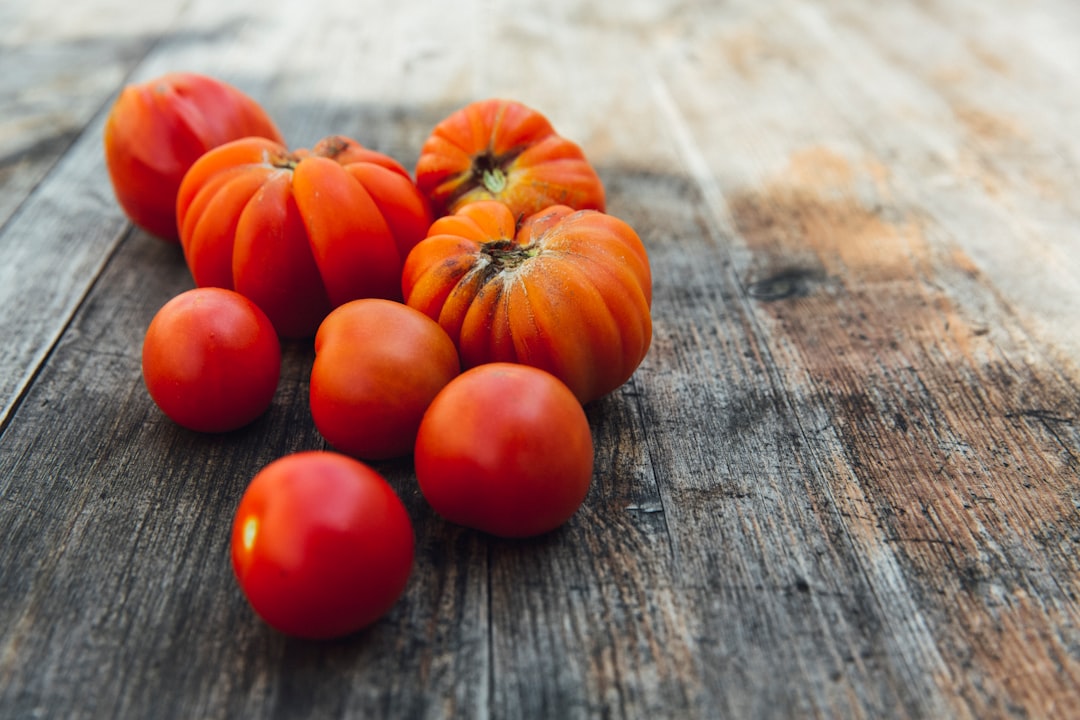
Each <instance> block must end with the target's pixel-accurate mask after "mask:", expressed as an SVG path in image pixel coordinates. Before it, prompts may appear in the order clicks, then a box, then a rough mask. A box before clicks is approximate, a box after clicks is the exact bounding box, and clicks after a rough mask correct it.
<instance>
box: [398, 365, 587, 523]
mask: <svg viewBox="0 0 1080 720" xmlns="http://www.w3.org/2000/svg"><path fill="white" fill-rule="evenodd" d="M414 462H415V469H416V479H417V482H418V483H419V485H420V490H421V492H422V493H423V494H424V498H425V499H427V501H428V503H429V504H430V505H431V507H432V508H433V509H434V510H435V512H437V513H438V514H439V515H441V516H442V517H444V518H445V519H447V520H449V521H450V522H453V523H457V524H459V525H464V526H466V527H471V528H474V529H477V530H481V531H484V532H487V533H490V534H492V535H498V536H501V537H528V536H532V535H539V534H541V533H545V532H548V531H550V530H554V529H555V528H557V527H559V526H560V525H562V524H563V523H564V522H566V521H567V520H568V519H569V518H570V517H571V516H572V515H573V514H574V513H575V512H577V510H578V508H579V507H580V506H581V504H582V502H583V501H584V500H585V495H586V493H587V492H588V490H589V483H590V482H591V480H592V471H593V443H592V434H591V431H590V429H589V421H588V419H587V418H586V416H585V411H584V410H583V409H582V407H581V405H580V403H578V401H577V399H576V398H575V397H574V394H573V393H571V392H570V390H569V389H567V387H566V386H565V385H564V384H563V383H561V382H560V381H559V380H558V379H557V378H555V376H553V375H551V374H550V373H547V372H544V371H543V370H538V369H537V368H533V367H529V366H527V365H517V364H513V363H492V364H489V365H481V366H479V367H476V368H473V369H471V370H467V371H465V372H463V373H462V374H461V375H459V376H458V377H457V378H455V379H454V380H451V381H450V382H449V383H448V384H447V386H446V387H445V388H443V390H442V391H441V392H440V393H439V394H438V395H437V396H435V400H434V401H432V403H431V406H430V407H429V408H428V410H427V412H426V413H425V414H424V418H423V420H422V421H421V423H420V431H419V433H418V434H417V437H416V450H415V455H414Z"/></svg>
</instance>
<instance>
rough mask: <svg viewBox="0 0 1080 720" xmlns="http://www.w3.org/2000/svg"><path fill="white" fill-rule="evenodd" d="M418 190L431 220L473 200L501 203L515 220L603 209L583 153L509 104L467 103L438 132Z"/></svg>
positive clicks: (419, 169)
mask: <svg viewBox="0 0 1080 720" xmlns="http://www.w3.org/2000/svg"><path fill="white" fill-rule="evenodd" d="M416 183H417V185H419V186H420V189H421V190H422V191H423V192H424V193H425V194H426V195H427V196H428V198H429V199H430V200H431V203H432V207H433V208H434V210H435V212H436V215H443V214H446V213H454V212H457V211H458V210H459V209H460V208H462V207H463V206H465V205H467V204H469V203H471V202H475V201H477V200H502V201H503V202H505V203H506V204H507V205H509V206H510V207H511V209H512V210H513V211H514V214H515V215H518V216H520V215H531V214H532V213H534V212H539V211H540V210H543V209H544V208H547V207H550V206H552V205H569V206H570V207H572V208H575V209H578V210H584V209H591V210H601V211H602V210H603V209H604V186H603V184H602V183H601V181H600V177H599V176H598V175H597V174H596V171H595V170H594V169H593V166H592V165H590V164H589V162H588V161H587V160H586V159H585V154H584V153H583V152H582V150H581V148H580V147H579V146H578V145H576V144H575V143H573V142H571V141H570V140H567V139H566V138H564V137H562V136H560V135H558V134H557V133H556V132H555V129H554V128H553V127H552V126H551V123H550V122H549V121H548V120H547V118H545V117H544V116H543V115H541V114H540V113H539V112H537V111H536V110H533V109H532V108H530V107H528V106H526V105H523V104H521V103H519V102H515V101H512V100H499V99H492V100H483V101H480V102H475V103H471V104H469V105H466V106H465V107H464V108H462V109H461V110H458V111H457V112H455V113H453V114H452V115H450V116H449V117H447V118H446V119H445V120H443V121H442V122H440V123H439V124H438V125H436V126H435V129H434V130H433V131H432V133H431V135H430V137H428V139H427V141H426V142H425V143H424V145H423V147H422V148H421V151H420V160H419V162H418V163H417V165H416Z"/></svg>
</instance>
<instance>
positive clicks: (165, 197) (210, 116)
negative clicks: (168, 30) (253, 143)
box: [105, 73, 282, 241]
mask: <svg viewBox="0 0 1080 720" xmlns="http://www.w3.org/2000/svg"><path fill="white" fill-rule="evenodd" d="M252 135H257V136H259V137H265V138H269V139H271V140H276V141H278V142H281V139H282V138H281V133H279V132H278V129H277V127H276V126H275V125H274V123H273V121H272V120H271V119H270V117H269V116H268V115H267V114H266V111H265V110H263V109H262V107H261V106H260V105H259V104H258V103H257V102H255V101H254V100H253V99H251V98H250V97H249V96H247V95H245V94H244V93H243V92H241V91H240V90H238V89H236V88H235V87H233V86H232V85H228V84H226V83H224V82H222V81H220V80H216V79H214V78H211V77H207V76H205V75H198V74H195V73H169V74H167V75H163V76H161V77H159V78H156V79H154V80H150V81H148V82H144V83H139V84H134V85H128V86H127V87H125V88H124V90H123V91H122V92H121V93H120V97H119V98H117V100H116V103H115V104H114V105H113V107H112V109H111V111H110V112H109V117H108V119H107V120H106V122H105V162H106V165H107V166H108V169H109V177H110V179H111V180H112V185H113V190H114V191H115V192H116V199H117V200H118V201H119V202H120V206H121V207H122V208H123V210H124V212H125V213H126V214H127V216H128V218H129V219H130V220H131V221H132V222H133V223H135V224H136V225H138V226H139V227H141V228H143V229H144V230H146V231H148V232H150V233H153V234H154V235H157V236H159V237H161V238H163V239H165V240H173V241H175V240H178V239H179V238H180V234H179V229H178V228H177V225H176V193H177V191H178V190H179V189H180V181H181V180H182V179H183V177H184V173H186V172H187V170H188V168H190V167H191V165H192V164H193V163H194V162H195V161H196V160H198V159H199V156H201V155H202V154H203V153H205V152H206V151H207V150H209V149H211V148H214V147H217V146H218V145H221V144H223V143H226V142H229V141H230V140H236V139H238V138H242V137H249V136H252Z"/></svg>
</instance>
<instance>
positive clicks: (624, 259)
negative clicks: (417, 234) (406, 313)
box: [402, 201, 652, 403]
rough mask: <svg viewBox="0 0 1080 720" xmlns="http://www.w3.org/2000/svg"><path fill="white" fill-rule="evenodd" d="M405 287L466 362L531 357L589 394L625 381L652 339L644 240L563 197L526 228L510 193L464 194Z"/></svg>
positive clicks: (408, 269) (417, 253)
mask: <svg viewBox="0 0 1080 720" xmlns="http://www.w3.org/2000/svg"><path fill="white" fill-rule="evenodd" d="M402 288H403V291H404V295H405V299H406V302H407V303H408V304H409V306H410V307H414V308H416V309H418V310H420V311H421V312H423V313H424V314H425V315H427V316H428V317H430V318H432V319H434V320H437V321H438V323H439V324H440V325H441V326H442V327H443V329H444V330H446V332H447V334H448V335H450V338H451V339H452V340H453V341H454V344H455V345H456V346H457V348H458V354H459V355H460V357H461V363H462V367H464V368H470V367H474V366H476V365H480V364H482V363H486V362H493V361H507V362H520V363H524V364H526V365H533V366H536V367H539V368H542V369H544V370H547V371H548V372H551V373H552V374H554V375H556V376H557V377H558V378H559V379H560V380H562V381H563V382H565V383H566V384H567V385H568V386H569V387H570V389H571V390H572V391H573V392H574V394H575V395H577V397H578V398H579V399H580V400H581V402H582V403H586V402H589V401H591V400H594V399H596V398H598V397H601V396H602V395H605V394H607V393H608V392H611V391H612V390H614V389H615V388H617V387H619V386H620V385H622V384H623V383H624V382H626V380H628V379H629V378H630V376H631V375H632V374H633V372H634V370H635V369H636V368H637V366H638V365H639V364H640V363H641V361H642V360H643V359H644V357H645V354H646V353H647V352H648V349H649V343H650V341H651V339H652V319H651V315H650V305H651V302H652V276H651V271H650V269H649V261H648V256H647V254H646V251H645V248H644V246H643V245H642V243H641V240H640V238H638V236H637V234H636V233H635V232H634V231H633V229H632V228H630V226H629V225H627V224H626V223H625V222H623V221H621V220H619V219H617V218H615V217H612V216H610V215H605V214H603V213H599V212H596V211H592V210H582V211H578V212H575V211H573V210H571V209H570V208H568V207H565V206H556V207H553V208H549V209H548V210H546V211H544V212H542V213H537V214H535V215H532V216H530V217H529V218H526V219H525V220H524V221H523V222H522V223H521V225H520V227H518V226H517V224H516V223H515V215H514V214H513V211H512V210H511V209H510V208H509V207H507V206H506V205H505V204H503V203H500V202H497V201H481V202H477V203H473V204H471V205H466V206H465V207H464V208H462V209H461V210H460V211H459V212H458V213H457V214H456V215H450V216H446V217H443V218H440V219H439V220H437V221H435V223H434V224H433V225H432V226H431V230H430V232H429V235H428V237H427V238H426V239H425V240H424V241H423V242H421V243H420V244H419V245H417V246H416V247H415V248H414V249H413V251H412V252H411V253H410V254H409V256H408V258H407V259H406V261H405V269H404V272H403V274H402Z"/></svg>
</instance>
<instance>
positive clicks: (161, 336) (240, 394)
mask: <svg viewBox="0 0 1080 720" xmlns="http://www.w3.org/2000/svg"><path fill="white" fill-rule="evenodd" d="M142 370H143V379H144V380H145V383H146V387H147V390H148V391H149V392H150V396H151V397H152V398H153V400H154V402H155V403H156V404H157V405H158V407H159V408H161V410H162V411H163V412H164V413H165V414H166V415H167V416H168V417H170V418H171V419H172V420H173V421H174V422H176V423H178V424H179V425H182V426H184V427H186V428H188V429H191V430H195V431H198V432H227V431H229V430H235V429H237V428H240V427H243V426H244V425H247V424H249V423H250V422H252V421H253V420H255V419H256V418H257V417H259V416H260V415H262V414H263V413H264V412H265V411H266V409H267V408H269V407H270V403H271V402H272V401H273V399H274V392H275V391H276V390H277V385H278V379H279V376H280V374H281V345H280V343H279V341H278V336H277V334H276V333H275V332H274V327H273V325H271V324H270V320H269V318H267V317H266V314H265V313H263V312H262V310H260V309H259V308H258V306H256V305H255V304H254V303H253V302H251V301H250V300H248V299H247V298H245V297H244V296H242V295H240V294H238V293H235V292H233V291H231V290H222V289H220V288H196V289H193V290H188V291H187V292H184V293H181V294H180V295H177V296H176V297H174V298H173V299H172V300H170V301H169V302H167V303H166V304H165V305H163V306H162V307H161V309H160V310H158V312H157V314H156V315H155V316H154V318H153V320H151V322H150V326H149V327H148V328H147V330H146V336H145V337H144V339H143V350H142Z"/></svg>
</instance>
